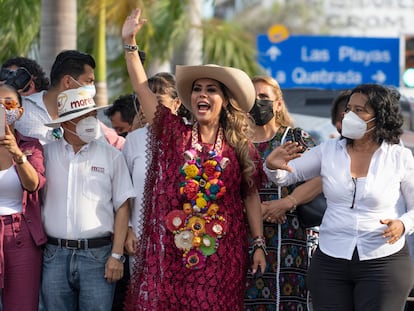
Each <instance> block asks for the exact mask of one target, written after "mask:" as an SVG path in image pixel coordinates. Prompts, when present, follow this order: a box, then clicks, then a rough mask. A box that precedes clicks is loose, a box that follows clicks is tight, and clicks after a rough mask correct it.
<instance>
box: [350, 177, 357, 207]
mask: <svg viewBox="0 0 414 311" xmlns="http://www.w3.org/2000/svg"><path fill="white" fill-rule="evenodd" d="M352 182H353V183H354V194H353V196H352V205H351V208H354V205H355V196H356V186H357V178H354V177H352Z"/></svg>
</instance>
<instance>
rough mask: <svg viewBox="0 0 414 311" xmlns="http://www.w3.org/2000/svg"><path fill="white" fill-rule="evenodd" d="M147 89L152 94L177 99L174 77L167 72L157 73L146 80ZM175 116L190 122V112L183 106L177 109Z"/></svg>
mask: <svg viewBox="0 0 414 311" xmlns="http://www.w3.org/2000/svg"><path fill="white" fill-rule="evenodd" d="M148 87H149V88H150V89H151V91H152V92H153V93H158V94H162V95H169V96H170V97H171V98H173V99H176V98H178V92H177V87H176V81H175V76H174V75H173V74H172V73H169V72H158V73H156V74H155V75H153V76H152V77H150V78H149V79H148ZM177 115H179V116H180V117H184V118H186V119H187V120H191V118H192V114H191V112H190V111H189V110H188V109H187V108H185V106H184V105H180V107H178V111H177Z"/></svg>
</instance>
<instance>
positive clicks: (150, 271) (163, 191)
mask: <svg viewBox="0 0 414 311" xmlns="http://www.w3.org/2000/svg"><path fill="white" fill-rule="evenodd" d="M160 110H161V113H160V115H158V116H157V117H156V120H155V122H154V126H153V128H152V129H151V136H150V141H149V143H150V149H149V150H151V154H150V157H151V162H150V165H149V170H148V172H147V178H146V183H145V190H144V203H143V204H144V219H143V234H142V237H141V238H140V242H139V245H138V251H137V260H136V264H135V267H134V273H133V276H132V277H131V284H130V288H129V290H128V293H127V297H126V303H125V306H126V309H125V310H151V311H152V310H163V311H164V310H169V311H174V310H180V311H183V310H217V311H218V310H220V311H223V310H232V311H234V310H243V295H244V291H245V284H246V280H245V275H246V271H247V268H248V239H247V232H246V229H247V226H246V223H245V217H244V213H243V202H242V195H241V192H242V190H241V188H242V181H241V172H240V164H239V162H238V160H237V157H236V154H235V152H234V150H233V148H231V147H230V146H229V145H228V144H227V143H226V141H225V139H224V141H223V142H222V147H221V157H224V158H228V160H229V161H228V163H227V166H226V167H225V168H224V169H223V170H222V171H221V175H220V180H221V181H222V182H223V183H224V185H225V194H224V195H223V196H221V197H220V198H218V199H217V203H218V205H219V214H220V215H221V217H224V219H225V227H226V229H225V231H226V234H225V235H223V236H222V237H220V238H218V239H216V241H217V245H215V246H216V249H215V252H213V253H212V254H210V253H209V254H208V256H206V257H205V258H203V260H205V261H204V262H203V264H202V265H199V266H197V267H196V269H193V268H189V267H188V265H186V264H185V263H184V262H183V250H182V249H179V248H178V247H177V244H176V242H175V239H174V238H175V236H176V235H177V234H174V233H173V232H172V231H171V230H170V229H171V228H170V229H169V228H168V224H169V223H171V214H170V216H168V215H169V213H170V212H172V211H175V210H178V211H182V210H183V205H184V203H185V202H186V201H187V200H186V197H185V196H183V195H182V194H180V185H181V186H182V185H183V174H180V170H181V171H182V167H183V165H184V164H185V163H186V160H185V159H184V153H185V151H188V150H191V149H192V142H191V138H192V126H189V125H185V124H184V122H183V120H182V119H181V118H180V117H177V116H174V115H172V114H171V113H170V111H169V110H168V109H165V108H163V107H162V108H160ZM199 143H200V142H199ZM212 147H213V146H212ZM213 148H214V147H213ZM203 149H204V148H203ZM208 151H209V150H204V151H201V152H198V154H196V157H200V158H201V162H204V160H205V159H208V158H209V154H208ZM179 245H180V244H178V246H179Z"/></svg>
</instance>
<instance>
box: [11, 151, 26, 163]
mask: <svg viewBox="0 0 414 311" xmlns="http://www.w3.org/2000/svg"><path fill="white" fill-rule="evenodd" d="M13 158H14V162H16V164H23V163H25V162H27V157H26V155H25V154H24V153H22V154H21V155H19V156H15V157H13Z"/></svg>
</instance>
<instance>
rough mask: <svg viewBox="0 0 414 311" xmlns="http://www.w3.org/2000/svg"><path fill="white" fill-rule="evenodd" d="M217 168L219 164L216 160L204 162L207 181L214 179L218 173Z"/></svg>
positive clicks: (204, 175)
mask: <svg viewBox="0 0 414 311" xmlns="http://www.w3.org/2000/svg"><path fill="white" fill-rule="evenodd" d="M216 166H217V162H216V161H214V160H208V161H206V162H204V164H203V167H204V174H203V177H204V178H205V179H210V178H214V174H215V173H216Z"/></svg>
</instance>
